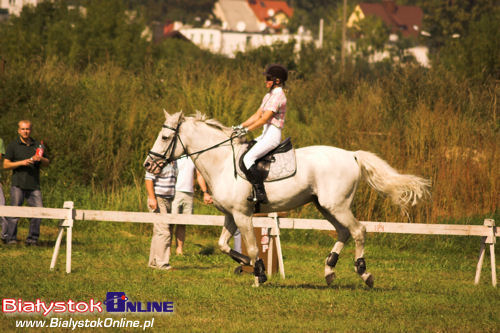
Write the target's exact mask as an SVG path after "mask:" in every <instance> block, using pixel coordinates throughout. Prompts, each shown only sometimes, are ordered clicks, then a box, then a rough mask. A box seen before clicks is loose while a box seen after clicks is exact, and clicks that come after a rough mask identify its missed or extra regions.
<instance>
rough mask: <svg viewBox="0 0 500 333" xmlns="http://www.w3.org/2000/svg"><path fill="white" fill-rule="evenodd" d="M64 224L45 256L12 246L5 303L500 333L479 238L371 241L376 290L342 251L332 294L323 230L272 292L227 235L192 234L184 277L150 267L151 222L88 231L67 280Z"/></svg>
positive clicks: (181, 326) (236, 327)
mask: <svg viewBox="0 0 500 333" xmlns="http://www.w3.org/2000/svg"><path fill="white" fill-rule="evenodd" d="M21 221H22V222H21V225H20V230H19V235H18V238H19V239H20V240H22V239H24V237H25V236H26V234H27V228H26V226H27V222H26V221H25V220H21ZM83 223H85V224H89V223H92V225H86V226H84V225H82V224H83ZM56 226H57V224H56V223H55V222H46V223H44V226H42V238H41V240H42V246H40V247H25V246H24V245H16V246H5V245H2V246H1V247H0V261H1V262H2V274H1V275H0V297H1V298H6V297H9V298H22V299H23V300H25V301H34V300H36V299H37V298H41V299H42V300H44V301H66V300H68V299H72V300H75V301H88V300H90V298H94V299H97V300H101V301H103V300H104V299H105V297H106V292H108V291H124V292H125V293H126V294H127V296H128V297H129V298H130V300H131V301H142V302H147V301H157V302H160V301H172V302H174V313H173V314H169V315H162V314H155V315H151V314H141V315H131V314H129V315H126V316H125V317H126V318H127V319H128V320H135V319H138V320H141V321H143V320H150V319H151V318H152V317H154V318H155V321H154V329H156V330H162V331H181V332H182V331H194V332H210V331H222V332H246V331H277V332H289V331H294V332H299V331H300V332H304V331H305V332H311V331H346V332H353V331H361V332H398V331H405V332H406V331H410V332H429V331H430V332H443V331H447V332H448V331H452V332H498V331H499V330H500V320H499V315H498V308H499V305H500V301H499V300H500V298H499V296H500V295H499V291H498V289H495V288H493V287H492V286H491V273H490V266H489V256H487V257H486V258H485V267H483V272H482V279H481V282H480V284H479V285H478V286H474V284H473V279H474V272H475V267H476V262H477V253H478V250H479V244H480V243H479V238H478V237H444V236H405V235H384V236H379V235H370V236H369V237H368V239H367V243H366V258H367V265H368V269H369V271H370V272H371V273H372V274H374V276H375V287H374V288H373V289H368V288H367V287H366V286H364V284H363V283H362V281H361V279H360V278H359V277H358V276H357V275H356V274H355V273H354V271H353V256H354V248H353V244H352V243H349V244H348V245H347V246H346V248H345V249H344V251H343V252H342V254H341V257H340V259H339V262H338V265H337V280H335V281H334V283H333V285H332V286H330V287H327V286H326V284H325V282H324V278H323V274H322V271H323V262H324V258H325V257H326V255H327V254H328V252H329V250H330V248H331V246H332V244H333V241H332V242H331V243H330V244H328V243H327V242H326V240H327V238H326V237H327V236H326V233H321V232H314V233H315V236H316V237H309V236H307V235H306V234H305V233H302V235H305V236H306V237H305V238H306V241H304V242H300V241H298V239H297V237H293V239H288V240H284V241H283V244H282V247H283V253H284V264H285V272H286V279H285V280H281V278H280V277H279V276H278V275H275V276H273V277H271V278H270V280H269V281H268V282H267V283H265V284H264V285H263V286H261V287H260V288H252V287H251V284H252V281H253V276H251V275H249V274H242V275H234V274H233V270H234V268H235V267H236V264H235V263H234V262H233V261H232V260H231V259H230V258H229V257H227V256H225V255H223V254H221V253H220V251H219V250H218V249H217V237H215V236H213V234H214V233H215V231H217V232H218V231H219V228H215V227H212V228H210V227H208V228H210V230H208V229H207V227H205V228H202V229H198V228H196V227H192V226H188V232H187V243H186V248H185V253H186V255H185V256H182V257H179V256H173V258H172V260H171V264H172V265H173V266H174V268H175V269H174V270H172V271H168V272H165V271H155V270H152V269H149V268H147V259H148V253H149V245H150V232H151V231H150V230H151V226H150V225H142V226H138V225H130V224H128V225H125V224H118V223H105V222H95V223H94V222H77V223H76V225H75V228H74V233H73V235H74V242H73V262H72V263H73V264H72V273H71V274H66V273H65V257H64V253H65V247H64V246H63V247H62V248H61V253H60V255H59V258H58V263H57V265H56V270H55V271H49V265H50V259H51V255H52V251H53V245H54V239H55V236H56V233H57V227H56ZM287 232H288V233H289V234H291V233H295V231H287ZM297 235H301V233H298V234H297ZM284 238H285V239H286V238H287V237H284ZM288 238H292V237H289V236H288ZM200 253H204V254H203V255H202V254H200ZM40 317H41V316H38V315H34V316H26V315H23V316H16V317H13V316H7V315H2V316H1V317H0V327H2V328H3V331H15V321H16V319H41V318H40ZM57 317H62V318H65V319H69V318H70V317H71V318H73V319H74V320H77V319H95V318H103V319H104V318H106V317H111V316H110V315H109V314H107V313H103V314H99V315H95V316H94V315H80V316H76V315H73V316H70V315H68V314H65V315H57ZM115 318H117V319H120V318H121V316H115ZM61 330H62V329H61ZM105 331H112V330H110V329H106V330H105Z"/></svg>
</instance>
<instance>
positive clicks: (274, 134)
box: [243, 124, 281, 169]
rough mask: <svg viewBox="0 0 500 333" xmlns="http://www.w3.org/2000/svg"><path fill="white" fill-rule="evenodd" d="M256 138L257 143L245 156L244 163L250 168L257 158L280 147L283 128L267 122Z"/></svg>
mask: <svg viewBox="0 0 500 333" xmlns="http://www.w3.org/2000/svg"><path fill="white" fill-rule="evenodd" d="M255 140H257V143H256V144H255V145H254V146H253V147H252V148H251V149H250V150H249V151H248V153H246V155H245V157H244V158H243V163H244V164H245V167H246V168H247V169H250V167H251V166H252V165H253V164H254V163H255V161H256V160H258V159H259V158H261V157H262V156H264V155H266V154H267V153H268V152H269V151H271V150H273V149H274V148H276V147H278V145H279V144H280V142H281V129H280V128H278V127H276V126H273V125H269V124H265V125H264V130H263V131H262V135H261V136H259V137H258V138H256V139H255Z"/></svg>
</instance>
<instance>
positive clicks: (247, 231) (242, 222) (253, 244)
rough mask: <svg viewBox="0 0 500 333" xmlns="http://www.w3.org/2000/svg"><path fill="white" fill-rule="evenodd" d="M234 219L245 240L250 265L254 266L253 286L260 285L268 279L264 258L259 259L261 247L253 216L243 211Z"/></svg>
mask: <svg viewBox="0 0 500 333" xmlns="http://www.w3.org/2000/svg"><path fill="white" fill-rule="evenodd" d="M233 216H234V219H235V222H236V225H237V226H238V228H239V229H240V232H241V236H242V237H243V241H244V242H245V245H246V248H247V251H248V256H249V257H250V265H252V266H253V267H254V270H253V274H254V276H255V281H254V284H253V286H254V287H258V286H259V285H260V284H261V283H264V282H266V281H267V276H266V268H265V266H264V262H263V261H262V259H259V258H258V256H259V248H258V247H257V240H256V239H255V233H254V230H253V223H252V217H251V216H247V215H245V214H241V213H235V214H234V215H233Z"/></svg>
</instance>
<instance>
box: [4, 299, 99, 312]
mask: <svg viewBox="0 0 500 333" xmlns="http://www.w3.org/2000/svg"><path fill="white" fill-rule="evenodd" d="M2 312H3V313H15V314H20V313H26V314H31V313H39V314H42V315H43V316H47V315H49V314H52V313H64V312H69V313H94V312H102V306H101V302H95V301H94V299H90V301H89V302H76V301H73V300H71V299H69V300H67V301H51V302H44V301H42V300H41V299H39V298H37V299H36V301H35V302H30V301H24V300H23V299H21V298H19V299H15V298H4V299H2Z"/></svg>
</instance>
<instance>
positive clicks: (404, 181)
mask: <svg viewBox="0 0 500 333" xmlns="http://www.w3.org/2000/svg"><path fill="white" fill-rule="evenodd" d="M354 157H355V158H356V160H357V162H358V164H359V166H360V167H361V174H362V175H363V178H364V179H365V180H366V181H367V182H368V184H370V186H371V187H373V188H374V189H375V190H377V191H378V192H381V193H384V194H386V195H388V196H389V197H390V198H391V200H392V202H393V203H394V204H396V205H398V206H399V207H401V209H403V211H406V208H407V207H408V205H409V204H411V205H412V206H414V205H416V204H417V203H418V202H419V201H421V200H423V199H425V198H426V197H428V196H429V195H430V192H429V188H430V186H431V181H430V180H428V179H424V178H421V177H418V176H414V175H403V174H400V173H399V172H397V171H396V170H394V169H393V168H392V167H391V166H390V165H389V164H388V163H387V162H386V161H384V160H383V159H381V158H380V157H378V156H377V155H375V154H373V153H370V152H367V151H362V150H358V151H356V152H354Z"/></svg>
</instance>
